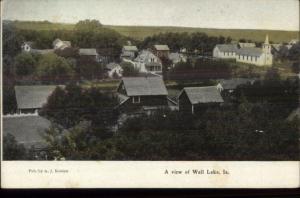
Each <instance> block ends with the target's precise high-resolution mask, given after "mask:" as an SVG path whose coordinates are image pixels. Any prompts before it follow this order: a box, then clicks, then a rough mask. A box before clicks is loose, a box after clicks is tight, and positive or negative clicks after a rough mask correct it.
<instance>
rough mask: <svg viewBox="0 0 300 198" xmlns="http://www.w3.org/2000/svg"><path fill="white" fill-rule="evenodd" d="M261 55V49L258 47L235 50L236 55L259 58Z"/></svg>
mask: <svg viewBox="0 0 300 198" xmlns="http://www.w3.org/2000/svg"><path fill="white" fill-rule="evenodd" d="M262 53H263V51H262V49H261V48H258V47H245V48H241V49H239V50H237V54H238V55H243V56H260V55H261V54H262Z"/></svg>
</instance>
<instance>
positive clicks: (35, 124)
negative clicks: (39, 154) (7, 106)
mask: <svg viewBox="0 0 300 198" xmlns="http://www.w3.org/2000/svg"><path fill="white" fill-rule="evenodd" d="M50 124H51V123H50V121H49V120H47V119H45V118H43V117H41V116H38V115H21V116H18V115H12V116H3V135H4V136H5V135H8V134H11V135H13V136H14V137H15V139H16V141H17V142H18V143H20V144H23V145H24V147H25V148H27V149H30V148H32V147H34V149H35V150H40V149H43V148H45V146H46V145H47V143H46V141H45V140H44V139H43V138H42V133H43V132H44V131H45V130H46V129H48V128H49V127H50Z"/></svg>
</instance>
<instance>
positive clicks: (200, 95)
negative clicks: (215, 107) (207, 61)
mask: <svg viewBox="0 0 300 198" xmlns="http://www.w3.org/2000/svg"><path fill="white" fill-rule="evenodd" d="M183 92H185V93H186V95H187V97H188V98H189V100H190V102H191V104H199V103H221V102H224V100H223V98H222V96H221V94H220V92H219V91H218V89H217V86H208V87H185V88H184V89H183V91H182V92H181V93H180V95H181V94H182V93H183ZM180 95H179V96H180Z"/></svg>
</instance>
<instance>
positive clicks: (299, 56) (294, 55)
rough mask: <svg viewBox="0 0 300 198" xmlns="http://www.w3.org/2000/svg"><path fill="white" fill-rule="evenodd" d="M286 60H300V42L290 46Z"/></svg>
mask: <svg viewBox="0 0 300 198" xmlns="http://www.w3.org/2000/svg"><path fill="white" fill-rule="evenodd" d="M288 58H289V59H291V60H296V61H299V60H300V42H298V43H296V44H295V45H293V46H292V48H291V49H290V50H289V54H288Z"/></svg>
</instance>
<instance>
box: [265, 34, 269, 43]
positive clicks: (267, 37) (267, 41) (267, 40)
mask: <svg viewBox="0 0 300 198" xmlns="http://www.w3.org/2000/svg"><path fill="white" fill-rule="evenodd" d="M265 44H269V35H268V34H267V35H266V40H265Z"/></svg>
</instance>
